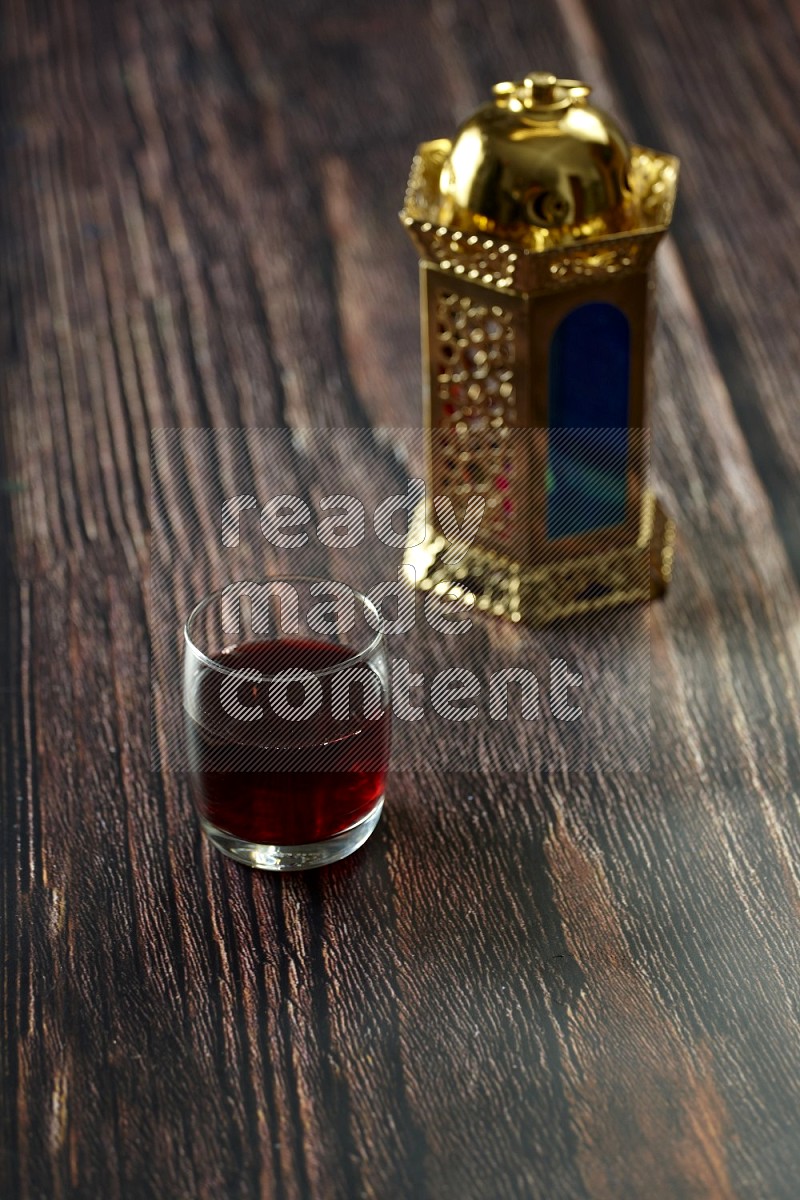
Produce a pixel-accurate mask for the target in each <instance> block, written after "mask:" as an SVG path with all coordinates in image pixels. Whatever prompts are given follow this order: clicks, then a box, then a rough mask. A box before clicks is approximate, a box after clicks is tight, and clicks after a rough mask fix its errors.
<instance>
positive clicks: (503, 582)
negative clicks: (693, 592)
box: [404, 492, 675, 626]
mask: <svg viewBox="0 0 800 1200" xmlns="http://www.w3.org/2000/svg"><path fill="white" fill-rule="evenodd" d="M427 528H428V529H430V528H431V526H430V524H428V526H427ZM674 542H675V524H674V522H673V521H672V520H671V519H670V518H669V517H668V516H667V515H666V513H665V512H664V510H663V508H662V507H661V505H660V503H659V502H658V500H657V499H656V497H655V495H654V494H653V493H652V492H646V493H645V497H644V502H643V506H642V522H641V530H640V534H639V538H638V540H637V541H636V542H635V543H634V544H633V545H630V546H624V547H618V548H616V549H610V550H606V551H604V552H603V553H602V554H594V555H590V556H586V557H584V558H570V559H561V560H560V561H558V562H550V563H543V564H541V565H540V566H536V567H523V566H521V564H520V563H518V562H513V561H512V560H511V559H509V558H506V557H504V556H503V555H500V554H495V553H494V552H492V551H490V550H485V549H483V548H481V547H470V548H469V549H468V550H467V551H466V553H465V554H464V556H463V558H462V559H461V561H460V562H459V563H458V564H456V565H451V564H449V563H447V562H445V556H446V554H447V551H448V548H449V544H448V542H447V541H446V540H445V539H444V537H442V536H441V535H440V534H435V533H432V534H430V535H429V536H428V537H427V538H426V539H425V541H423V542H422V543H421V544H420V545H417V546H409V547H408V548H407V550H406V554H405V560H404V561H405V565H406V566H407V567H410V568H412V569H413V571H414V574H415V585H416V587H418V588H419V589H420V590H421V591H424V592H428V591H435V592H436V593H438V594H439V595H442V596H447V597H448V598H449V599H460V600H463V601H464V603H465V604H471V603H472V600H471V597H472V596H474V604H475V607H476V608H477V609H479V610H481V611H484V612H490V613H493V614H494V615H495V616H498V617H505V618H506V619H508V620H511V621H514V622H518V621H523V622H525V624H526V625H533V626H540V625H548V624H549V623H550V622H551V621H557V620H559V619H560V618H562V617H572V616H577V615H578V614H581V613H587V612H595V611H597V610H598V609H605V608H613V607H615V606H616V605H619V604H634V603H641V602H642V601H644V600H651V599H655V598H656V597H658V596H662V595H663V594H664V592H665V591H666V589H667V586H668V584H669V581H670V576H671V574H672V557H673V548H674Z"/></svg>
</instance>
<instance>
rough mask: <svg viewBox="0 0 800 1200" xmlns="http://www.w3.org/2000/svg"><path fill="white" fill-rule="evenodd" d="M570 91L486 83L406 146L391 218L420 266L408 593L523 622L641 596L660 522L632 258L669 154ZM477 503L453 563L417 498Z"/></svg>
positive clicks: (644, 242) (647, 231) (646, 258)
mask: <svg viewBox="0 0 800 1200" xmlns="http://www.w3.org/2000/svg"><path fill="white" fill-rule="evenodd" d="M589 92H590V89H589V88H588V87H587V86H586V85H585V84H583V83H579V82H577V81H575V80H566V79H557V78H556V77H555V76H554V75H547V74H541V73H532V74H530V75H528V76H526V78H525V79H523V80H521V81H519V82H513V83H500V84H497V85H496V86H495V88H494V97H493V100H492V101H491V102H490V103H489V104H486V105H485V106H483V107H482V108H480V109H479V110H478V111H477V112H476V113H474V114H473V115H472V116H471V117H469V119H468V120H467V121H465V122H464V124H463V125H462V126H461V128H460V129H459V130H458V132H457V133H456V136H455V138H454V139H453V140H452V141H448V140H446V139H438V140H436V141H431V142H425V143H423V144H422V145H421V146H420V147H419V149H418V151H417V153H416V156H415V158H414V161H413V164H412V168H411V175H410V179H409V183H408V189H407V193H406V199H405V205H404V208H403V211H402V213H401V220H402V222H403V224H404V225H405V227H406V229H407V230H408V233H409V235H410V237H411V238H412V240H413V242H414V244H415V246H416V247H417V250H418V251H419V254H420V256H421V260H422V261H421V269H420V286H421V306H420V307H421V323H422V341H423V359H424V363H423V374H424V391H425V432H426V450H427V475H428V478H427V481H426V483H427V488H426V491H427V497H428V501H427V504H428V507H427V509H426V511H425V513H424V514H421V515H422V516H424V522H420V521H419V520H418V522H417V525H416V527H415V528H416V534H414V535H412V536H411V538H410V539H409V545H408V548H407V550H406V562H407V564H408V565H409V566H411V567H413V569H414V572H415V577H416V582H417V585H418V586H419V587H420V588H422V589H424V590H431V589H433V590H435V591H437V592H439V593H440V594H442V595H448V596H453V597H456V598H465V599H468V600H470V602H471V600H472V598H473V597H474V599H475V600H476V601H477V606H478V607H479V608H481V609H485V610H488V611H491V612H494V613H496V614H498V615H502V616H507V617H509V618H510V619H511V620H513V621H519V620H524V621H527V622H530V623H532V624H534V625H539V624H544V623H546V622H548V621H551V620H554V619H556V618H558V617H563V616H569V615H572V614H577V613H582V612H588V611H591V610H594V609H599V608H605V607H608V606H610V605H616V604H621V603H628V602H633V601H640V600H646V599H649V598H650V597H653V596H657V595H660V594H661V593H662V592H663V591H664V589H665V587H666V586H667V583H668V581H669V576H670V569H671V564H672V547H673V541H674V533H675V531H674V527H673V524H672V522H671V521H670V520H669V519H668V518H667V517H666V516H665V514H664V512H663V510H662V508H661V506H660V504H659V502H658V501H657V500H656V498H655V497H654V495H653V494H652V492H651V491H650V490H649V489H648V487H647V445H646V431H647V427H648V412H647V377H648V358H649V338H650V328H651V324H652V311H653V287H654V283H653V277H652V261H653V255H654V252H655V249H656V246H657V245H658V242H659V240H660V239H661V237H662V236H663V235H664V233H665V232H666V231H667V229H668V227H669V223H670V219H671V216H672V208H673V204H674V200H675V191H676V183H677V174H678V162H677V159H675V158H674V157H672V156H671V155H668V154H660V153H657V152H656V151H654V150H649V149H647V148H646V147H643V146H637V145H630V144H629V143H628V142H627V141H626V140H625V138H624V137H623V135H622V134H621V133H620V131H619V129H618V128H617V126H616V125H615V123H614V122H613V121H612V120H611V118H610V117H609V116H607V115H606V114H605V113H603V112H601V111H600V110H598V109H596V108H593V107H591V106H590V105H589V104H588V102H587V97H588V95H589ZM471 496H478V497H480V498H481V500H482V503H483V509H482V515H481V518H480V523H479V525H478V528H477V532H476V533H475V534H474V537H471V538H469V539H465V543H464V545H463V546H462V548H461V551H460V552H459V553H453V550H454V547H453V545H452V537H450V538H449V537H448V535H447V531H446V530H445V528H444V526H443V524H442V523H441V519H440V518H441V510H440V509H439V507H438V505H437V506H436V508H435V509H434V506H433V504H432V498H434V497H440V498H444V497H446V498H449V500H450V502H451V504H452V506H453V508H452V511H453V512H456V513H457V512H458V511H459V509H460V510H461V511H462V513H463V510H464V506H465V504H466V503H467V498H468V497H471Z"/></svg>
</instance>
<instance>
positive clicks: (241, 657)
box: [183, 575, 391, 871]
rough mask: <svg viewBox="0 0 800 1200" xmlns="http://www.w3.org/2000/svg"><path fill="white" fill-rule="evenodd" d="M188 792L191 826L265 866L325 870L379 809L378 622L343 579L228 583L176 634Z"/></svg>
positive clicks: (382, 705) (382, 679)
mask: <svg viewBox="0 0 800 1200" xmlns="http://www.w3.org/2000/svg"><path fill="white" fill-rule="evenodd" d="M184 642H185V647H184V651H185V653H184V680H183V703H184V710H185V714H186V728H187V740H188V760H189V774H190V781H191V790H192V795H193V799H194V803H195V806H196V808H197V812H198V814H199V817H200V822H201V824H202V827H203V830H204V831H205V834H206V836H207V837H208V839H209V841H211V842H212V843H213V844H214V845H215V846H216V847H217V848H218V849H219V850H221V851H222V852H223V853H224V854H228V855H230V857H231V858H234V859H236V860H237V862H241V863H246V864H247V865H249V866H252V867H260V868H262V869H265V870H272V871H292V870H302V869H305V868H309V867H319V866H322V865H324V864H325V863H331V862H336V860H337V859H340V858H344V857H345V855H347V854H352V852H353V851H354V850H357V849H358V847H359V846H361V845H362V844H363V843H364V842H365V841H366V840H367V838H368V837H369V835H370V834H371V833H372V831H373V829H374V828H375V826H376V825H377V823H378V820H379V818H380V815H381V810H382V808H383V794H384V786H385V782H386V773H387V769H388V765H389V749H390V741H391V715H390V709H389V670H388V661H387V654H386V639H385V634H384V628H383V622H382V619H381V616H380V613H379V612H378V610H377V608H376V607H375V605H374V604H373V603H372V602H371V601H370V600H369V599H368V598H367V597H366V596H363V595H361V593H360V592H357V591H356V590H355V589H353V588H351V587H349V586H348V585H347V584H344V583H341V582H338V581H334V580H325V579H316V578H312V577H309V576H299V575H295V576H292V575H287V576H283V577H280V578H270V579H264V580H261V581H255V582H254V581H247V582H239V583H233V584H230V585H228V586H227V587H225V588H223V589H222V590H221V591H219V592H215V593H214V594H213V595H210V596H207V597H206V598H205V599H204V600H202V601H201V602H200V603H199V604H198V605H197V607H196V608H195V609H194V610H193V612H192V613H191V615H190V617H189V619H188V621H187V622H186V625H185V628H184Z"/></svg>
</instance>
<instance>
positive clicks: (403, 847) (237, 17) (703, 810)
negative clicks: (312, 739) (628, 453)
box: [0, 0, 800, 1200]
mask: <svg viewBox="0 0 800 1200" xmlns="http://www.w3.org/2000/svg"><path fill="white" fill-rule="evenodd" d="M5 26H6V27H5V34H4V39H3V49H2V78H1V79H0V88H1V89H2V104H3V125H2V132H3V139H2V159H3V173H2V185H1V187H0V208H1V210H2V233H1V234H0V236H1V237H2V263H3V271H2V279H3V284H4V292H3V297H4V298H3V305H2V312H3V331H4V354H3V373H2V380H3V407H2V438H3V446H2V454H3V461H2V468H1V470H2V483H3V487H2V493H1V495H0V503H1V504H2V510H1V511H2V517H1V518H0V528H1V529H2V543H1V545H2V550H1V551H0V553H2V606H1V607H0V629H2V672H3V678H2V688H1V689H0V706H1V708H2V772H3V776H2V822H1V823H0V839H1V845H2V850H1V860H0V861H1V862H2V877H3V885H2V910H1V911H2V954H3V966H4V974H3V987H2V1026H3V1040H4V1045H5V1054H4V1056H3V1064H2V1066H3V1110H2V1111H3V1117H2V1133H3V1149H2V1158H1V1160H0V1162H1V1166H0V1171H1V1172H2V1182H1V1183H0V1190H1V1191H2V1195H3V1196H4V1197H9V1198H11V1197H15V1198H16V1197H19V1198H21V1200H26V1198H33V1197H36V1198H48V1200H49V1198H51V1197H87V1198H92V1200H96V1198H97V1197H103V1198H104V1200H106V1198H108V1200H111V1198H113V1197H122V1198H124V1200H139V1198H145V1197H158V1198H173V1197H208V1198H214V1200H218V1198H219V1197H256V1196H261V1197H268V1198H272V1197H275V1198H276V1200H278V1198H281V1200H283V1198H285V1200H290V1198H294V1197H297V1198H301V1197H312V1198H314V1200H322V1198H327V1197H332V1198H333V1197H337V1198H338V1197H342V1198H346V1200H351V1198H353V1197H360V1196H363V1197H376V1198H379V1200H395V1198H397V1200H399V1198H405V1197H409V1198H411V1197H414V1198H417V1197H423V1196H425V1197H434V1198H436V1200H449V1198H451V1197H452V1198H454V1200H455V1198H458V1200H472V1198H477V1197H480V1198H481V1200H484V1198H485V1200H495V1198H498V1200H499V1198H502V1197H536V1198H539V1197H541V1198H542V1200H558V1198H559V1197H570V1198H572V1197H575V1198H579V1197H591V1198H592V1200H601V1198H603V1200H605V1198H608V1200H627V1198H628V1197H647V1198H648V1200H653V1198H655V1197H728V1196H737V1197H754V1198H756V1197H757V1198H759V1200H763V1198H764V1197H795V1196H797V1194H798V1187H799V1186H800V1185H798V1178H799V1177H800V1130H799V1129H798V1120H797V1114H798V1103H799V1102H800V1039H799V1038H798V1034H799V1032H800V1006H799V1004H798V968H799V967H800V936H799V933H800V930H799V929H798V912H799V911H800V888H799V883H800V880H799V876H798V862H799V861H800V822H798V809H797V791H798V782H799V781H800V750H799V749H798V713H800V706H799V705H798V685H797V680H798V661H800V608H799V607H798V587H797V578H798V574H800V488H798V479H799V478H800V471H799V470H798V468H799V466H800V420H798V407H797V379H798V371H799V370H800V339H798V323H797V313H798V288H797V284H798V275H799V274H800V272H799V271H798V262H799V261H800V255H798V253H797V251H798V237H797V211H798V210H797V196H798V195H800V138H799V137H798V134H799V133H800V127H799V126H798V122H797V102H796V96H797V91H798V85H800V68H798V63H799V62H800V9H798V6H797V4H796V3H794V0H671V2H670V3H669V4H667V3H663V4H660V3H657V4H642V3H641V2H640V0H592V2H591V3H589V2H588V0H559V2H558V3H556V0H541V2H539V3H536V4H533V3H525V4H523V3H518V2H517V0H492V2H491V3H489V2H488V0H463V2H462V0H454V2H453V0H432V3H421V2H418V0H403V2H402V3H395V4H389V3H387V2H385V0H352V2H348V3H340V4H335V3H322V2H321V0H296V2H295V3H292V4H289V3H279V2H276V3H272V4H261V3H257V0H171V2H170V3H168V4H165V3H164V2H163V0H108V2H107V3H92V0H36V2H32V0H9V3H8V4H7V5H6V6H5ZM531 66H537V67H539V68H545V69H554V70H556V71H557V72H558V73H560V74H562V75H568V76H570V75H575V76H577V77H579V78H585V79H587V80H589V81H590V82H592V83H593V84H594V85H595V88H596V91H595V95H596V97H597V99H598V101H599V103H601V104H602V105H604V106H606V107H608V108H610V109H611V110H612V111H613V112H615V113H616V114H617V115H618V117H619V119H620V120H621V121H622V123H623V124H624V126H625V128H626V130H628V131H629V132H630V133H631V134H635V136H636V137H637V139H638V140H640V141H642V142H644V143H645V144H649V145H652V146H655V147H657V148H662V149H667V150H670V151H672V152H674V153H676V154H678V155H679V156H680V158H681V161H682V176H681V188H680V195H679V203H678V209H677V214H676V219H675V225H674V232H673V235H672V236H671V237H670V239H668V242H667V243H665V245H664V247H663V248H662V250H661V251H660V264H661V265H660V279H661V288H662V292H661V303H660V313H661V320H660V326H659V333H658V352H657V356H656V403H655V411H654V440H653V465H654V472H655V474H656V476H657V481H658V486H659V490H660V493H661V494H662V496H663V497H664V498H665V500H666V502H667V505H668V507H669V509H670V511H671V512H672V513H673V515H674V516H675V517H676V518H677V521H678V527H679V539H678V546H677V556H676V564H677V565H676V572H675V580H674V586H673V588H672V590H671V592H670V594H669V596H668V598H667V600H666V602H665V603H664V604H662V605H659V606H658V607H657V608H656V609H654V610H653V613H652V680H653V693H652V722H653V725H652V768H651V770H650V772H649V773H648V774H644V775H641V774H640V775H639V776H633V775H627V776H625V775H623V776H619V777H614V776H608V777H604V776H602V775H591V774H588V773H577V774H575V775H574V776H573V775H571V774H566V775H565V774H559V776H558V777H557V778H546V777H543V778H537V779H532V778H530V779H526V778H520V777H519V776H516V775H510V776H509V777H508V778H507V779H502V778H498V776H497V775H496V774H495V775H493V776H491V777H488V776H487V777H486V778H484V777H482V776H479V775H473V776H469V777H465V776H461V775H458V774H453V773H450V772H441V771H439V772H435V771H433V772H430V773H428V774H424V773H423V772H410V773H405V774H402V773H401V774H396V775H395V777H394V778H393V780H392V783H391V786H390V789H389V792H388V797H387V808H386V812H385V816H384V819H383V820H382V822H381V824H380V826H379V828H378V830H377V832H376V834H375V835H374V837H373V839H372V840H371V842H370V843H369V844H368V846H367V847H366V848H365V849H364V850H362V851H360V852H359V854H358V855H357V856H355V857H353V858H352V859H350V860H348V861H347V862H344V863H342V864H339V865H337V866H336V867H333V868H330V869H327V870H325V871H322V872H314V873H311V874H308V875H295V876H291V877H284V878H280V877H273V876H264V875H261V874H256V873H254V872H249V871H247V870H245V869H243V868H240V867H238V866H236V865H235V864H233V863H231V862H229V861H227V860H225V859H223V858H222V857H221V856H219V855H216V854H215V853H213V852H211V851H210V850H209V849H208V848H207V847H206V846H205V845H204V844H203V842H202V839H201V837H200V834H199V832H198V829H197V826H196V824H195V822H194V820H193V817H192V815H191V811H190V806H189V800H188V798H187V794H186V790H185V787H184V785H183V784H182V783H181V781H180V780H179V779H176V778H175V777H174V776H172V775H169V774H167V773H159V772H158V771H155V772H152V771H151V757H150V724H149V722H150V714H149V704H148V644H149V643H148V586H149V585H148V580H149V561H150V560H149V547H148V489H149V433H150V430H151V429H152V428H172V427H185V426H209V425H211V426H218V427H221V426H230V427H240V426H260V427H271V426H280V427H283V428H290V429H293V428H298V427H300V426H303V425H309V424H313V425H315V426H317V427H319V426H327V425H331V426H335V425H365V426H366V425H372V426H385V425H392V424H394V425H405V426H409V427H414V426H416V425H418V424H419V421H420V388H419V350H418V332H417V283H416V257H415V254H414V252H413V250H412V248H411V247H410V245H409V244H408V242H407V240H406V238H405V236H404V234H403V231H402V229H401V228H400V226H399V224H398V222H397V219H396V212H397V209H398V207H399V205H400V202H401V199H402V194H403V190H404V184H405V178H406V174H407V169H408V166H409V161H410V158H411V154H412V152H413V150H414V148H415V146H416V144H417V143H418V142H419V141H422V140H424V139H426V138H429V137H434V136H441V135H447V134H449V133H451V132H452V131H453V130H454V128H455V126H456V125H457V123H458V121H459V120H460V119H461V118H462V117H463V116H464V115H466V113H468V112H469V111H471V110H472V109H473V108H474V107H475V106H476V105H477V103H478V102H479V101H480V100H481V98H482V97H484V96H485V95H486V94H487V91H488V88H489V87H490V85H491V84H492V83H493V82H494V81H495V80H496V79H498V78H508V77H511V78H514V77H519V75H520V74H522V73H524V71H525V70H526V69H528V68H529V67H531Z"/></svg>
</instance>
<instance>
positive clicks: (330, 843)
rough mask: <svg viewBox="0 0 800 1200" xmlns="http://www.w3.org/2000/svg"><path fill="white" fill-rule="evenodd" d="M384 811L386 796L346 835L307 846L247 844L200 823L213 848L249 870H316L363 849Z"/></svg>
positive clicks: (205, 822) (347, 830) (347, 831)
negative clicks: (252, 868)
mask: <svg viewBox="0 0 800 1200" xmlns="http://www.w3.org/2000/svg"><path fill="white" fill-rule="evenodd" d="M382 811H383V796H381V797H380V799H379V800H378V801H377V803H376V804H375V806H374V807H373V808H372V809H371V810H370V811H369V812H368V813H367V815H366V816H365V817H362V818H361V820H360V821H358V822H357V823H356V824H355V825H351V826H350V828H349V829H345V831H344V832H343V833H337V834H336V835H335V836H334V837H330V838H327V839H326V840H325V841H324V842H309V843H308V844H307V845H305V846H269V845H262V844H261V843H260V842H244V841H242V839H241V838H237V837H234V836H233V834H232V833H224V832H223V830H221V829H217V827H216V826H215V825H211V824H210V823H209V822H208V821H204V820H203V819H202V818H201V819H200V824H201V825H202V827H203V832H204V833H205V835H206V837H207V838H208V840H209V841H210V842H211V844H212V845H213V846H216V848H217V849H218V850H221V851H222V853H223V854H227V856H228V858H233V859H235V861H236V862H238V863H243V864H244V865H245V866H246V867H257V868H258V869H259V870H261V871H309V870H311V868H312V867H324V866H326V865H327V864H328V863H334V862H338V861H339V859H340V858H346V857H347V855H348V854H352V853H353V851H354V850H358V848H359V846H363V845H364V842H365V841H366V840H367V838H368V837H369V835H370V834H371V833H372V831H373V829H374V828H375V826H376V825H377V824H378V821H379V820H380V816H381V813H382Z"/></svg>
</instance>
